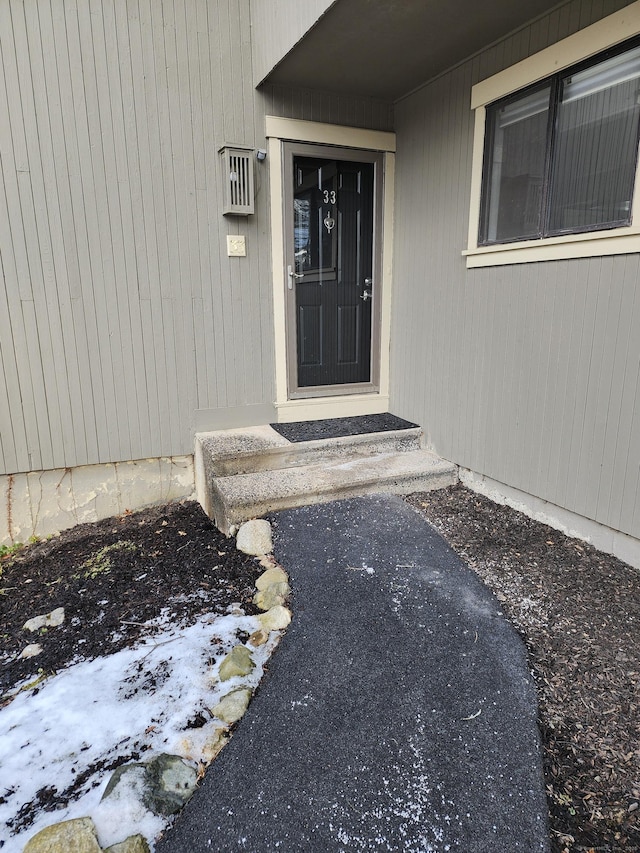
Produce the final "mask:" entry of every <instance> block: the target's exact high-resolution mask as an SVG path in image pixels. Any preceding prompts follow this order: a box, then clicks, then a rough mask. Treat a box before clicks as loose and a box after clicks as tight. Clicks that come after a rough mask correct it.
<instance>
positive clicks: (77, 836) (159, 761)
mask: <svg viewBox="0 0 640 853" xmlns="http://www.w3.org/2000/svg"><path fill="white" fill-rule="evenodd" d="M236 547H237V548H238V549H239V550H241V551H243V552H244V553H246V554H251V555H253V556H255V557H257V558H259V562H260V564H261V565H262V566H263V567H264V568H265V571H264V572H263V573H262V574H261V575H260V577H258V579H257V580H256V583H255V587H256V594H255V596H254V603H255V605H256V606H257V607H258V608H259V609H260V610H262V611H263V612H262V613H261V614H260V615H259V616H257V617H256V619H257V621H258V622H259V623H260V628H258V629H257V630H256V631H254V633H253V634H252V635H251V636H250V637H249V638H248V640H247V644H243V643H239V644H237V645H236V646H234V647H233V648H232V649H231V651H230V652H229V653H228V654H227V655H225V657H224V658H223V659H222V661H221V662H220V664H219V665H218V668H217V674H216V675H215V677H216V678H217V679H218V680H219V681H221V682H224V681H232V685H230V687H231V689H230V690H229V691H228V692H227V693H226V694H224V695H223V696H222V698H221V699H220V700H219V701H218V703H217V704H216V705H215V707H213V708H211V709H209V711H210V714H211V716H212V718H215V719H217V720H219V721H220V726H219V727H217V728H216V730H215V733H214V735H213V736H212V737H211V738H209V740H208V741H207V744H206V745H205V752H204V754H203V755H202V756H201V758H202V761H201V766H202V765H204V766H205V767H206V766H208V765H209V764H210V763H211V762H212V761H213V760H214V759H215V758H216V756H217V755H218V754H219V753H220V751H221V750H222V749H223V747H224V746H225V745H226V744H227V743H228V741H229V739H230V738H231V736H232V734H233V732H232V727H233V726H235V725H236V724H237V723H238V722H239V720H240V719H242V716H243V715H244V713H245V712H246V710H247V708H248V706H249V703H250V701H251V698H252V696H253V690H252V689H251V688H250V687H248V686H243V685H242V681H241V679H242V678H243V677H245V676H248V675H249V674H250V673H251V672H252V670H253V669H254V667H255V663H254V661H253V658H252V654H251V648H256V647H258V646H260V645H263V644H264V643H266V642H267V641H268V640H269V638H270V635H271V633H274V632H282V631H284V629H286V627H287V626H288V625H289V624H290V622H291V618H292V615H291V611H290V610H289V609H288V608H287V607H286V606H285V604H286V602H287V599H288V597H289V595H290V593H291V588H290V586H289V576H288V575H287V573H286V572H285V570H284V569H283V568H282V566H280V565H279V564H278V563H277V562H276V561H275V559H274V557H273V556H272V553H271V552H272V551H273V539H272V534H271V525H270V523H269V522H268V521H265V520H263V519H253V520H252V521H249V522H245V523H244V524H243V525H241V527H240V528H239V530H238V531H237V536H236ZM60 616H62V619H64V611H63V612H62V614H59V613H57V612H55V611H54V612H53V613H51V614H46V615H44V616H41V617H37V618H38V620H42V623H41V624H38V626H37V627H31V625H29V624H26V625H25V626H24V627H25V629H26V630H38V629H39V628H41V627H54V626H56V625H57V624H60V623H61V620H60ZM51 617H53V619H52V618H51ZM58 620H60V621H58ZM278 641H279V638H278ZM33 645H35V644H33ZM274 648H275V647H274ZM238 679H240V682H239V681H238ZM131 772H133V773H135V774H137V778H138V781H139V788H140V794H141V797H142V800H143V802H144V803H145V805H146V806H147V808H149V810H150V811H152V812H153V813H154V814H159V815H162V816H165V817H166V816H168V815H171V814H175V813H177V812H178V811H179V810H180V809H181V808H182V807H183V806H184V805H185V803H186V802H187V801H188V800H189V798H190V797H191V796H192V795H193V793H194V792H195V790H196V786H197V785H196V783H197V777H198V773H197V771H196V770H195V769H193V767H191V766H190V764H189V763H188V762H187V761H185V760H184V759H183V758H182V757H181V756H170V755H162V754H161V755H158V754H157V755H155V756H153V758H151V759H150V760H149V761H146V762H135V763H130V764H125V765H121V766H120V767H118V768H117V769H116V771H115V772H114V773H113V774H112V776H111V778H110V780H109V782H108V784H107V787H106V789H105V792H104V794H103V799H105V798H108V797H111V796H116V797H117V796H118V785H119V782H120V779H121V778H122V777H123V776H125V775H127V774H129V773H131ZM178 777H179V778H178ZM149 850H150V847H149V843H148V841H147V840H146V839H145V838H144V837H143V836H142V835H140V834H136V835H132V836H129V837H128V838H126V839H124V840H123V841H121V842H118V843H117V844H114V845H111V846H110V847H107V848H104V849H103V848H101V847H100V845H99V843H98V838H97V833H96V828H95V825H94V823H93V820H92V819H91V818H90V817H80V818H75V819H72V820H66V821H61V822H59V823H56V824H51V825H49V826H47V827H45V828H44V829H42V830H40V831H39V832H38V833H37V834H36V835H34V836H33V837H32V838H31V839H30V840H29V841H28V842H27V844H26V846H25V847H24V853H149Z"/></svg>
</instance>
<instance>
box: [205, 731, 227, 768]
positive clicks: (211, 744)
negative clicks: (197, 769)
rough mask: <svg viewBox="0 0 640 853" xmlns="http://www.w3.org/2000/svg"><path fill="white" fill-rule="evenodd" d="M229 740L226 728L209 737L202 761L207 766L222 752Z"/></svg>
mask: <svg viewBox="0 0 640 853" xmlns="http://www.w3.org/2000/svg"><path fill="white" fill-rule="evenodd" d="M228 740H229V735H228V733H227V730H226V728H225V729H222V728H218V729H215V731H214V732H213V733H212V734H211V735H209V737H208V738H207V739H206V741H205V742H204V745H203V747H202V760H203V761H204V763H205V764H209V763H210V762H212V761H213V759H214V758H215V757H216V756H217V755H218V753H219V752H220V750H221V749H222V748H223V747H224V746H225V745H226V743H227V741H228Z"/></svg>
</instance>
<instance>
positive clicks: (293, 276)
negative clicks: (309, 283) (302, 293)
mask: <svg viewBox="0 0 640 853" xmlns="http://www.w3.org/2000/svg"><path fill="white" fill-rule="evenodd" d="M287 275H288V276H289V290H292V289H293V280H294V279H297V278H304V273H303V272H295V271H294V269H293V267H292V266H291V264H289V265H288V267H287Z"/></svg>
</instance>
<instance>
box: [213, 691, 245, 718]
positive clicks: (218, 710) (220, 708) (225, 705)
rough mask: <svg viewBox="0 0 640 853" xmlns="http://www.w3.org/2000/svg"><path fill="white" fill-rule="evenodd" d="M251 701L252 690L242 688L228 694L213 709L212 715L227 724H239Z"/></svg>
mask: <svg viewBox="0 0 640 853" xmlns="http://www.w3.org/2000/svg"><path fill="white" fill-rule="evenodd" d="M250 701H251V690H249V688H248V687H241V688H240V689H239V690H233V691H232V692H231V693H227V695H226V696H225V697H224V698H223V699H221V700H220V701H219V702H218V704H217V705H216V706H215V708H212V710H211V713H212V714H213V715H214V716H216V717H218V719H220V720H224V722H225V723H237V722H238V720H239V719H240V718H241V717H242V715H243V714H244V712H245V711H246V710H247V708H248V707H249V702H250Z"/></svg>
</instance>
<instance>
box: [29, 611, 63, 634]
mask: <svg viewBox="0 0 640 853" xmlns="http://www.w3.org/2000/svg"><path fill="white" fill-rule="evenodd" d="M63 622H64V607H56V609H55V610H52V611H51V613H43V614H42V616H34V617H33V619H27V621H26V622H25V623H24V625H23V626H22V627H23V628H24V630H25V631H39V630H40V628H57V627H58V625H62V623H63Z"/></svg>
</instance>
